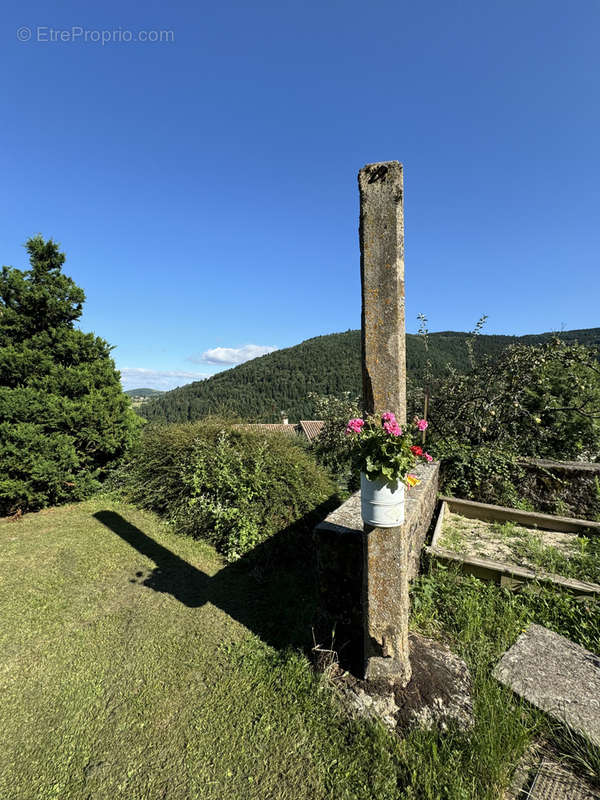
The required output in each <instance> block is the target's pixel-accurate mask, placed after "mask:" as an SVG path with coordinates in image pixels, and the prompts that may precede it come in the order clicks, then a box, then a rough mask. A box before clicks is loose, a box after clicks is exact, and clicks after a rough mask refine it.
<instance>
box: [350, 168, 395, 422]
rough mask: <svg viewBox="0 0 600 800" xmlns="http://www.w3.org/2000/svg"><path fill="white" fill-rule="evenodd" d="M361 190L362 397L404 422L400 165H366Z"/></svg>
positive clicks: (377, 409)
mask: <svg viewBox="0 0 600 800" xmlns="http://www.w3.org/2000/svg"><path fill="white" fill-rule="evenodd" d="M358 186H359V189H360V274H361V281H362V320H361V323H362V332H361V339H362V356H363V361H362V368H363V400H364V406H365V408H366V409H367V410H368V411H370V412H372V413H380V412H383V411H393V412H394V414H395V415H396V417H397V418H398V421H399V422H401V423H403V422H406V339H405V337H406V334H405V323H404V208H403V186H402V164H399V163H398V162H397V161H386V162H383V163H382V164H367V166H366V167H363V168H362V169H361V171H360V172H359V173H358Z"/></svg>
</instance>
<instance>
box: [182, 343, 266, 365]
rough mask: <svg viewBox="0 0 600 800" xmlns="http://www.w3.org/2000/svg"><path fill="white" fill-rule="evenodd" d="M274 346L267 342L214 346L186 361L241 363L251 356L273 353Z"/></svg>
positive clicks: (248, 359) (198, 362) (197, 362)
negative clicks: (241, 345) (240, 345)
mask: <svg viewBox="0 0 600 800" xmlns="http://www.w3.org/2000/svg"><path fill="white" fill-rule="evenodd" d="M275 350H277V348H276V347H271V346H270V345H268V344H246V345H244V346H243V347H215V348H213V349H212V350H205V351H204V352H203V353H201V354H200V355H196V356H190V357H189V358H188V361H192V362H193V363H194V364H243V363H244V361H250V359H251V358H257V357H258V356H264V355H266V354H267V353H273V352H274V351H275Z"/></svg>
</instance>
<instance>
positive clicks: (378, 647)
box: [358, 161, 411, 686]
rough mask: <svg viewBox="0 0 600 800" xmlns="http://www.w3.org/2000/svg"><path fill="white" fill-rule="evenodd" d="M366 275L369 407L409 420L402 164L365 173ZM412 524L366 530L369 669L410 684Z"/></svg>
mask: <svg viewBox="0 0 600 800" xmlns="http://www.w3.org/2000/svg"><path fill="white" fill-rule="evenodd" d="M358 185H359V189H360V251H361V261H360V267H361V282H362V337H361V338H362V368H363V401H364V406H365V411H366V412H367V413H375V414H381V413H382V412H384V411H393V412H394V414H395V415H396V417H397V419H398V421H399V422H400V423H401V424H404V423H406V349H405V348H406V343H405V341H406V340H405V323H404V212H403V185H402V165H401V164H399V163H398V162H397V161H386V162H383V163H380V164H367V166H366V167H363V168H362V169H361V170H360V172H359V173H358ZM404 528H405V526H404V525H403V526H400V527H398V528H372V527H370V526H365V528H364V536H363V592H362V608H363V620H364V659H365V677H366V678H369V679H377V678H388V679H392V680H393V681H394V682H395V683H398V684H400V685H402V686H405V685H406V684H407V683H408V682H409V680H410V677H411V669H410V661H409V653H408V617H409V611H410V603H409V595H408V587H409V581H408V555H409V554H408V549H409V537H408V535H407V532H406V531H405V529H404Z"/></svg>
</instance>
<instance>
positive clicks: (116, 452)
mask: <svg viewBox="0 0 600 800" xmlns="http://www.w3.org/2000/svg"><path fill="white" fill-rule="evenodd" d="M26 249H27V252H28V253H29V259H30V264H31V268H30V269H29V270H26V271H21V270H19V269H15V268H14V267H3V268H2V272H1V273H0V515H5V514H10V513H14V512H15V511H18V510H21V511H29V510H34V509H38V508H42V507H44V506H47V505H53V504H58V503H63V502H69V501H72V500H79V499H82V498H84V497H86V496H88V495H89V494H90V493H91V492H93V491H94V490H95V489H96V488H97V487H98V486H99V484H100V481H101V480H102V478H103V477H104V476H105V474H106V472H107V470H108V469H109V468H110V466H111V465H112V464H114V463H115V462H116V461H117V460H118V459H119V458H120V457H121V456H122V455H123V453H124V452H125V450H126V449H127V447H128V446H129V445H130V444H131V443H132V441H133V439H134V438H135V434H136V431H137V429H138V426H139V422H138V421H137V418H136V415H135V414H134V413H133V411H132V410H131V407H130V403H129V399H128V398H127V397H126V396H125V395H124V394H123V392H122V389H121V384H120V378H119V373H118V372H117V370H116V368H115V365H114V362H113V360H112V358H111V357H110V351H111V349H112V348H111V347H110V345H109V344H108V343H107V342H106V341H104V339H101V338H99V337H98V336H95V335H94V334H93V333H83V332H82V331H81V330H79V329H77V328H75V323H76V321H77V320H78V319H79V317H80V316H81V313H82V309H83V303H84V301H85V294H84V292H83V290H82V289H81V288H80V287H79V286H77V285H76V284H75V282H74V281H73V280H72V279H71V278H69V277H67V276H66V275H64V274H63V272H62V267H63V264H64V262H65V256H64V254H63V253H61V252H60V251H59V248H58V245H57V244H56V242H54V241H53V240H52V239H49V240H48V241H45V240H44V239H43V237H42V236H40V235H38V236H34V237H33V238H31V239H29V240H28V241H27V243H26Z"/></svg>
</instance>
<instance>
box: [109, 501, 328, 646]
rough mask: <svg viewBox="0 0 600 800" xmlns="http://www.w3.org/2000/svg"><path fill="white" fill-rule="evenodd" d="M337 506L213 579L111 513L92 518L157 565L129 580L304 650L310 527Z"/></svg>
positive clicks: (311, 569) (311, 598)
mask: <svg viewBox="0 0 600 800" xmlns="http://www.w3.org/2000/svg"><path fill="white" fill-rule="evenodd" d="M336 504H337V503H336V501H335V500H334V499H333V498H332V499H330V500H328V501H327V502H325V503H323V504H321V505H320V506H319V507H318V508H316V509H315V510H314V511H313V512H312V513H311V514H308V515H306V516H305V517H303V518H302V519H301V520H300V521H299V522H298V523H296V524H295V525H294V526H292V527H290V528H287V529H285V530H283V531H280V532H279V533H277V534H276V535H275V536H272V537H271V538H270V539H268V540H267V541H266V542H263V543H262V544H260V545H258V546H257V547H255V548H254V550H252V551H251V552H250V553H248V554H247V555H246V556H244V557H243V558H241V559H240V560H239V561H237V562H236V563H234V564H230V565H227V566H226V567H224V568H223V569H221V570H220V571H219V572H218V573H217V574H216V575H214V576H212V577H211V576H210V575H207V574H206V573H204V572H202V570H200V569H198V568H197V567H194V566H193V565H192V564H190V563H188V562H187V561H185V560H184V559H182V558H180V557H179V556H178V555H176V554H175V553H173V552H172V551H171V550H169V549H168V548H166V547H163V545H161V544H159V543H158V542H157V541H155V540H154V539H152V537H150V536H148V535H147V534H145V533H144V532H143V531H141V530H140V529H139V528H137V527H136V526H135V525H132V524H131V523H130V522H128V521H127V520H126V519H124V517H122V516H121V515H120V514H117V513H116V512H115V511H99V512H97V513H96V514H94V517H95V518H96V519H97V520H98V521H99V522H101V523H102V524H103V525H105V526H106V527H107V528H109V529H110V530H111V531H112V532H113V533H116V534H117V535H118V536H120V537H121V538H122V539H123V540H124V541H126V542H127V543H128V544H130V545H131V546H132V547H133V548H135V549H136V550H137V551H138V553H141V554H142V555H144V556H146V557H147V558H149V559H150V560H152V561H153V562H154V563H155V564H156V567H155V568H154V569H153V570H152V572H151V573H150V574H149V575H147V576H146V577H144V573H143V572H138V573H136V576H135V577H133V576H132V578H131V581H132V582H139V583H140V584H141V585H143V586H147V587H148V588H150V589H154V591H156V592H165V593H167V594H171V595H172V596H173V597H175V598H176V599H177V600H179V602H180V603H183V604H184V605H186V606H188V607H190V608H199V607H201V606H203V605H204V604H205V603H208V602H209V603H212V604H213V605H215V606H217V607H218V608H220V609H222V610H223V611H225V612H226V613H227V614H229V615H230V616H231V617H233V618H234V619H236V620H238V621H239V622H241V623H242V624H243V625H245V626H246V627H247V628H249V629H250V630H251V631H252V632H253V633H255V634H257V635H258V636H260V638H261V639H262V640H263V641H265V642H266V643H267V644H270V645H272V646H274V647H277V648H284V647H287V646H293V647H301V648H304V649H306V648H308V647H310V646H311V645H312V623H313V619H314V616H315V609H316V580H315V561H314V547H313V540H312V535H311V534H312V529H313V527H314V525H315V524H316V523H317V522H318V521H319V520H320V519H323V518H324V517H325V516H326V515H327V514H328V513H329V512H330V511H331V510H332V508H334V507H335V505H336Z"/></svg>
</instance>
